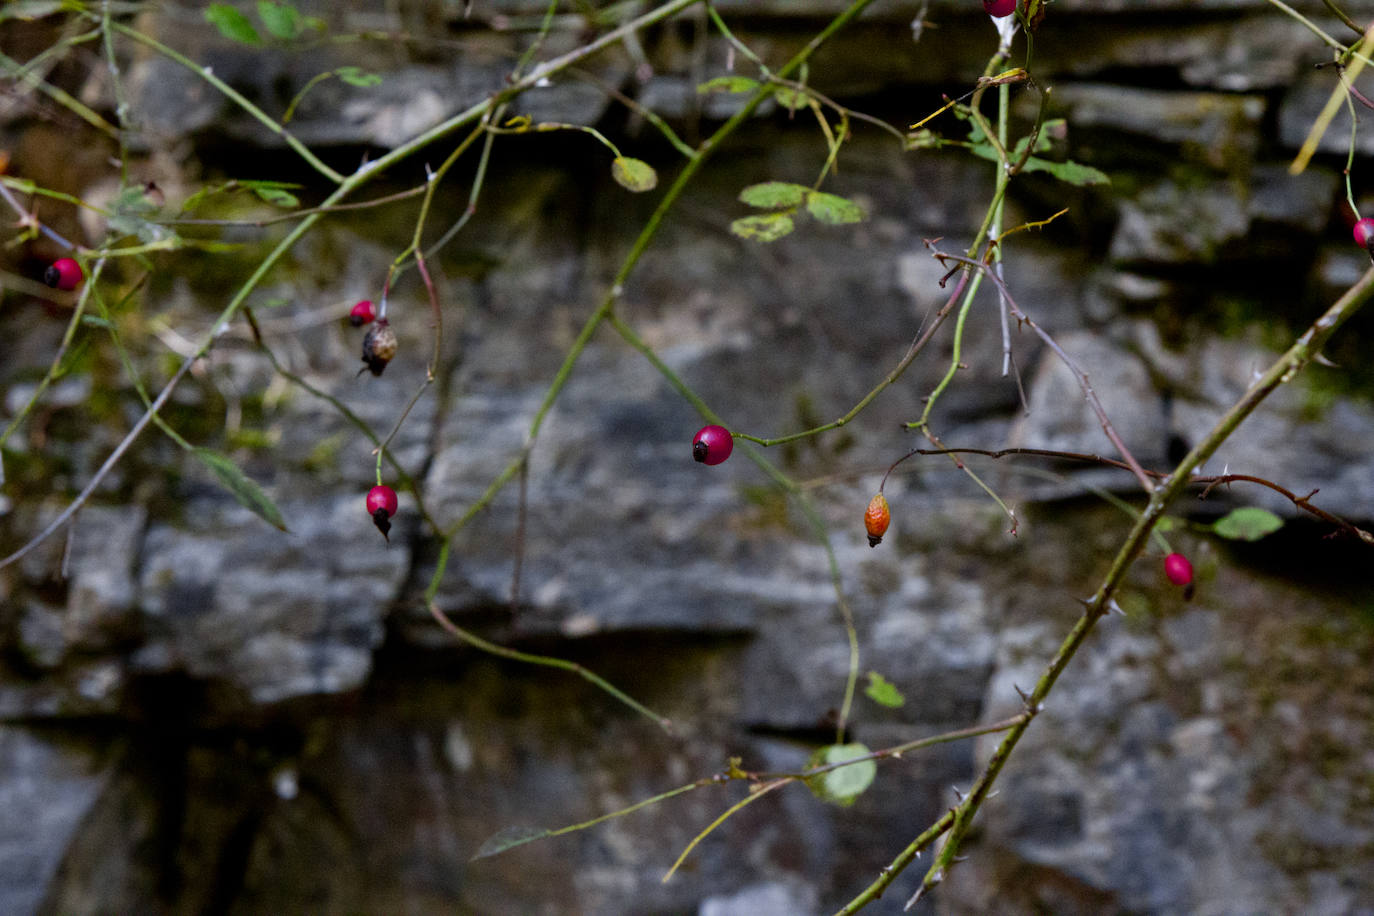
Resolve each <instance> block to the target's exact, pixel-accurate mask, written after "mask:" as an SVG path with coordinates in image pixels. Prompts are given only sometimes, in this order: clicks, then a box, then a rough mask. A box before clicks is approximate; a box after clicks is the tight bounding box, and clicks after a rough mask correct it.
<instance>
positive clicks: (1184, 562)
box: [1164, 553, 1193, 586]
mask: <svg viewBox="0 0 1374 916" xmlns="http://www.w3.org/2000/svg"><path fill="white" fill-rule="evenodd" d="M1164 575H1165V576H1167V577H1168V579H1169V581H1170V582H1172V583H1174V584H1175V585H1182V586H1187V585H1192V584H1193V564H1192V563H1189V562H1188V558H1187V557H1185V556H1184V555H1183V554H1181V553H1171V554H1169V555H1168V556H1167V557H1165V558H1164Z"/></svg>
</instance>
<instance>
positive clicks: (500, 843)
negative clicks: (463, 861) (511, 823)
mask: <svg viewBox="0 0 1374 916" xmlns="http://www.w3.org/2000/svg"><path fill="white" fill-rule="evenodd" d="M550 833H551V831H548V830H545V829H544V828H542V827H507V828H505V829H504V830H500V831H498V832H496V833H495V834H493V835H492V836H489V837H487V839H486V841H485V842H484V843H483V844H482V845H481V846H480V847H478V849H477V852H476V853H475V854H474V855H473V857H472V858H471V859H469V860H468V861H469V862H473V861H476V860H477V859H485V858H486V857H487V856H494V855H497V854H498V853H503V852H505V851H506V850H507V849H513V848H515V847H516V846H523V845H525V844H526V843H530V842H533V841H534V840H539V839H543V838H544V837H546V836H549V835H550Z"/></svg>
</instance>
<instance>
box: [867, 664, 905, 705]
mask: <svg viewBox="0 0 1374 916" xmlns="http://www.w3.org/2000/svg"><path fill="white" fill-rule="evenodd" d="M864 696H866V697H868V698H869V699H870V700H872V701H873V702H874V703H877V704H878V705H880V706H886V707H888V708H889V709H896V708H897V707H899V706H901V705H902V704H904V703H905V702H906V697H904V696H902V692H901V691H900V690H898V689H897V686H896V685H895V684H893V683H892V682H891V681H889V680H888V679H887V678H885V677H883V676H882V675H881V674H879V673H878V672H876V671H870V672H868V686H867V687H865V688H864Z"/></svg>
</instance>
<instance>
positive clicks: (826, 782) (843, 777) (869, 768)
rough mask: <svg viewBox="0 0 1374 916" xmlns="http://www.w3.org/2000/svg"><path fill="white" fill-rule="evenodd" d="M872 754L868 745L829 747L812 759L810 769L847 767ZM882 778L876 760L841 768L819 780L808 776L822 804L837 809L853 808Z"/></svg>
mask: <svg viewBox="0 0 1374 916" xmlns="http://www.w3.org/2000/svg"><path fill="white" fill-rule="evenodd" d="M869 753H870V751H869V750H868V748H867V747H866V746H865V745H862V744H858V743H854V744H829V745H826V746H825V747H823V748H821V749H820V750H818V751H816V753H814V754H812V755H811V760H810V762H809V766H811V767H819V766H826V765H827V764H832V763H843V762H844V761H846V760H853V759H854V758H856V757H863V756H866V755H867V754H869ZM877 775H878V765H877V764H876V763H874V762H873V761H872V760H863V761H860V762H859V763H855V764H852V765H850V766H842V767H838V768H837V769H834V770H829V771H827V772H825V773H821V774H820V775H817V776H808V777H807V779H806V785H807V787H808V788H809V789H810V790H811V792H812V794H813V795H815V796H816V797H817V798H819V799H821V800H822V801H828V802H831V803H832V804H836V805H852V804H854V800H855V799H857V798H858V797H859V796H860V795H862V794H863V793H864V791H865V790H866V789H867V788H868V787H869V786H871V785H872V784H873V777H875V776H877Z"/></svg>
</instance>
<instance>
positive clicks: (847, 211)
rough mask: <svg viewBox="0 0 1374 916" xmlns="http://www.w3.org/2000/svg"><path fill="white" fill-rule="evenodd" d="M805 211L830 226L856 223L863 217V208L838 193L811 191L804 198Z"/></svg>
mask: <svg viewBox="0 0 1374 916" xmlns="http://www.w3.org/2000/svg"><path fill="white" fill-rule="evenodd" d="M806 212H807V213H810V214H811V215H812V216H813V217H814V218H815V219H817V220H819V221H821V222H823V223H826V224H828V225H831V226H840V225H843V224H845V223H857V222H859V220H861V219H863V218H864V211H863V208H862V207H860V206H859V205H858V204H856V203H854V201H852V200H849V199H848V198H845V197H840V196H839V195H838V194H826V193H825V192H824V191H812V192H811V193H810V195H808V196H807V198H806Z"/></svg>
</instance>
